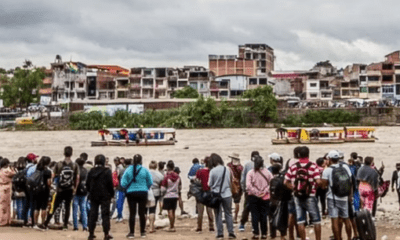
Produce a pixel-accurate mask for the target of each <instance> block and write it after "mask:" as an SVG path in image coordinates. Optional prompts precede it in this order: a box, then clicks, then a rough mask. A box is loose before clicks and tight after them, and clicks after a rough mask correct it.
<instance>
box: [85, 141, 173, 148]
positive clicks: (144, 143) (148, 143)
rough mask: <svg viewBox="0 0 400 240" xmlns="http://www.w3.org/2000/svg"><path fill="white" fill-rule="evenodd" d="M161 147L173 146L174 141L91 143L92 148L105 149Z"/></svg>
mask: <svg viewBox="0 0 400 240" xmlns="http://www.w3.org/2000/svg"><path fill="white" fill-rule="evenodd" d="M163 145H175V140H168V141H147V142H145V141H141V142H139V143H136V142H129V143H126V141H92V147H106V146H118V147H135V146H163Z"/></svg>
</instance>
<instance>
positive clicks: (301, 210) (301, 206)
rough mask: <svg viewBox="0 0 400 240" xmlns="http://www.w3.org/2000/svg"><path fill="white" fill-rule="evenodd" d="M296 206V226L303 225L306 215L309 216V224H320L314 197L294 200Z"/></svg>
mask: <svg viewBox="0 0 400 240" xmlns="http://www.w3.org/2000/svg"><path fill="white" fill-rule="evenodd" d="M294 203H295V205H296V219H297V224H304V223H305V222H306V213H307V212H308V215H309V216H310V223H312V224H315V225H318V224H321V215H320V214H319V209H318V201H317V198H316V197H308V198H306V199H304V200H303V199H299V198H297V197H295V198H294Z"/></svg>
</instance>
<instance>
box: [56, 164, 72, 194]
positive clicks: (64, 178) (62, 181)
mask: <svg viewBox="0 0 400 240" xmlns="http://www.w3.org/2000/svg"><path fill="white" fill-rule="evenodd" d="M61 164H62V168H61V171H60V177H59V180H58V187H59V188H61V189H69V188H72V186H73V184H74V170H73V169H72V168H71V167H70V166H69V165H67V164H65V162H62V163H61ZM73 164H74V163H72V166H74V165H73Z"/></svg>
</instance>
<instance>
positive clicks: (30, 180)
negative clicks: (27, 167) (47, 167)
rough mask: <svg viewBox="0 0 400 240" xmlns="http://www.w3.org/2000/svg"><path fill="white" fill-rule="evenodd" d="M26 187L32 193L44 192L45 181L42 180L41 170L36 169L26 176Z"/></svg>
mask: <svg viewBox="0 0 400 240" xmlns="http://www.w3.org/2000/svg"><path fill="white" fill-rule="evenodd" d="M26 189H27V190H28V191H30V192H31V193H33V195H40V194H41V193H44V191H45V190H46V183H45V182H44V180H43V171H40V170H36V171H35V172H34V173H33V174H32V175H31V176H30V177H27V178H26Z"/></svg>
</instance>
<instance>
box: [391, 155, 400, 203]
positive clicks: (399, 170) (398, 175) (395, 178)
mask: <svg viewBox="0 0 400 240" xmlns="http://www.w3.org/2000/svg"><path fill="white" fill-rule="evenodd" d="M399 179H400V163H396V170H394V171H393V174H392V192H394V189H395V188H394V186H395V185H396V193H397V197H398V202H399V210H400V183H399Z"/></svg>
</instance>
